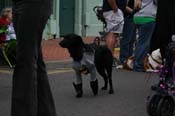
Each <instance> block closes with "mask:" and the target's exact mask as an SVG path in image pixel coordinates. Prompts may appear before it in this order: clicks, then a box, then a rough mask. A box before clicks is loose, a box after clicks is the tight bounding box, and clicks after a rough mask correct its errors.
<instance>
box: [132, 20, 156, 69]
mask: <svg viewBox="0 0 175 116" xmlns="http://www.w3.org/2000/svg"><path fill="white" fill-rule="evenodd" d="M154 28H155V22H150V23H146V24H142V25H137V29H138V34H139V37H138V40H137V44H136V49H135V53H134V56H135V59H134V65H133V68H134V70H135V71H144V65H143V61H144V58H145V56H146V55H147V54H148V52H149V50H150V41H151V38H152V34H153V32H154Z"/></svg>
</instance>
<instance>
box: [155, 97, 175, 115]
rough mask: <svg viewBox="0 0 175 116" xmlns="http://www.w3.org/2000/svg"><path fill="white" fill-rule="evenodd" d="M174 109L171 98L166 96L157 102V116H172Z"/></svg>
mask: <svg viewBox="0 0 175 116" xmlns="http://www.w3.org/2000/svg"><path fill="white" fill-rule="evenodd" d="M174 108H175V103H174V100H173V98H172V97H171V96H166V97H164V98H163V99H161V100H160V102H159V105H158V109H157V114H158V115H157V116H173V113H174Z"/></svg>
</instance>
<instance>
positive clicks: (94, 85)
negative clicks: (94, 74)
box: [90, 79, 98, 95]
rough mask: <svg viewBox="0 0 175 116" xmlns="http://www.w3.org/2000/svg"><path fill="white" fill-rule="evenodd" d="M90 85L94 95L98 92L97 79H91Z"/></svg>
mask: <svg viewBox="0 0 175 116" xmlns="http://www.w3.org/2000/svg"><path fill="white" fill-rule="evenodd" d="M90 85H91V88H92V91H93V93H94V95H97V94H98V80H97V79H96V80H95V81H91V82H90Z"/></svg>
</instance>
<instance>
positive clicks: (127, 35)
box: [103, 0, 157, 72]
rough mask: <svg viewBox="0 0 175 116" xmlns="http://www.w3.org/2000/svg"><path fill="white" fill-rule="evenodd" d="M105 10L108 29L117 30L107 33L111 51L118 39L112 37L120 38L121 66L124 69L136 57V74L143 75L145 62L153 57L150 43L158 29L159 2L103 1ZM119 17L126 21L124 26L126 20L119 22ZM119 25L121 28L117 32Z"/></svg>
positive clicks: (139, 0)
mask: <svg viewBox="0 0 175 116" xmlns="http://www.w3.org/2000/svg"><path fill="white" fill-rule="evenodd" d="M103 9H104V13H103V14H104V18H105V20H106V22H107V28H109V27H110V28H111V29H116V30H115V31H114V30H111V29H108V31H109V30H110V32H109V34H108V37H107V46H108V47H109V48H110V49H111V51H112V50H113V49H114V46H115V40H116V38H115V37H114V36H112V34H111V33H114V34H117V35H119V34H120V35H121V36H122V39H121V41H120V57H119V60H120V64H121V65H123V64H124V63H125V62H126V61H127V59H128V58H129V57H131V56H134V60H133V70H134V71H138V72H140V71H141V72H142V71H144V58H145V57H146V56H147V54H148V53H150V51H151V49H150V44H151V41H152V40H151V39H154V38H153V37H152V35H153V32H154V30H155V25H156V12H157V2H156V0H104V1H103ZM121 12H122V13H121ZM133 12H134V13H133ZM107 13H108V16H106V14H107ZM117 14H121V15H117ZM118 17H123V18H124V23H121V21H123V20H120V21H119V20H118ZM121 19H122V18H121ZM118 24H120V27H119V28H114V27H115V26H118ZM136 34H137V36H138V37H137V39H136ZM112 40H113V42H111V41H112ZM111 43H113V44H111Z"/></svg>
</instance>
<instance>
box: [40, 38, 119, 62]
mask: <svg viewBox="0 0 175 116" xmlns="http://www.w3.org/2000/svg"><path fill="white" fill-rule="evenodd" d="M93 40H94V37H86V38H83V41H84V42H85V43H92V42H93ZM60 41H61V39H49V40H43V41H42V50H43V58H44V60H45V61H46V62H50V61H66V60H71V58H70V56H69V53H68V51H67V49H65V48H62V47H60V46H59V42H60ZM118 52H119V49H115V53H116V54H117V55H118Z"/></svg>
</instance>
